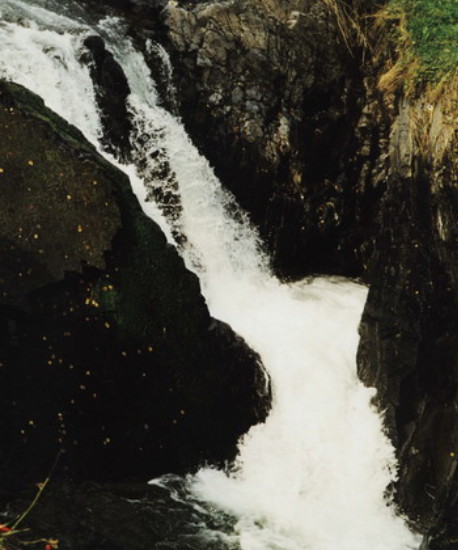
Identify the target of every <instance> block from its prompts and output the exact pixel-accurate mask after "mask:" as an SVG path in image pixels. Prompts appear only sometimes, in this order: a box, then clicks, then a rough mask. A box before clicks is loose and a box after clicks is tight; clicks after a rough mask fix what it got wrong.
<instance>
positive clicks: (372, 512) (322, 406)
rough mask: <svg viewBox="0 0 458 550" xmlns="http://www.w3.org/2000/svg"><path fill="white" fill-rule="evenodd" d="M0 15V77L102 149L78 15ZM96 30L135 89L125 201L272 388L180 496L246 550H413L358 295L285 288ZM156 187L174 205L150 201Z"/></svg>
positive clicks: (244, 224)
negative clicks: (261, 416) (264, 415)
mask: <svg viewBox="0 0 458 550" xmlns="http://www.w3.org/2000/svg"><path fill="white" fill-rule="evenodd" d="M0 11H1V12H2V14H3V17H4V20H3V22H1V23H0V76H3V77H6V78H8V79H11V80H15V81H16V82H19V83H21V84H23V85H25V86H27V87H28V88H30V89H31V90H33V91H35V92H36V93H38V94H39V95H40V96H42V97H43V98H44V100H45V102H46V103H47V105H48V106H49V107H51V108H52V109H54V110H55V111H56V112H58V113H59V114H60V115H62V116H63V117H65V118H66V119H67V120H68V121H69V122H71V123H72V124H75V125H76V126H77V127H78V128H79V129H80V130H82V131H83V133H85V135H86V136H87V138H88V139H89V140H90V141H92V142H93V143H94V144H96V146H98V147H99V150H101V147H100V145H99V143H98V140H99V138H100V136H101V125H100V117H99V113H98V109H97V106H96V103H95V94H94V90H93V87H92V82H91V79H90V76H89V72H88V70H87V68H86V67H84V66H82V65H81V63H80V61H79V60H80V58H81V52H82V50H83V46H82V43H83V41H84V38H86V37H87V36H88V35H89V34H93V33H94V28H92V29H91V26H90V25H89V24H87V23H82V22H81V21H75V20H74V19H72V17H68V13H76V11H75V10H70V11H69V10H68V9H67V10H66V12H65V13H66V14H67V15H56V14H53V13H51V12H49V11H46V10H45V9H44V8H43V7H42V6H38V7H37V5H35V4H34V5H33V6H31V3H27V2H22V1H20V0H6V2H5V4H4V6H2V8H1V10H0ZM19 17H20V19H21V20H20V21H17V20H18V19H19ZM98 32H101V33H102V35H103V36H104V37H105V39H106V40H107V46H108V48H109V49H110V50H111V51H112V52H113V53H114V55H115V56H116V58H117V59H118V61H119V62H120V63H121V65H122V66H123V68H124V71H125V73H126V76H127V77H128V80H129V84H130V87H131V90H132V95H131V97H130V98H129V109H130V112H131V114H132V117H133V121H134V133H133V148H134V159H135V165H133V166H129V167H124V169H125V170H126V171H127V173H128V174H129V175H130V177H131V181H132V183H133V187H134V190H135V191H136V193H137V195H138V197H139V199H140V201H141V202H142V204H143V207H144V210H145V212H146V213H147V214H148V215H150V216H151V217H153V218H154V219H155V220H156V221H157V222H158V223H159V224H160V225H161V226H162V227H163V228H164V230H165V231H166V233H167V235H168V238H169V239H170V240H171V239H172V235H175V236H183V237H184V239H183V240H182V241H180V242H182V243H183V244H182V246H181V252H182V254H183V256H184V258H185V260H186V262H187V265H188V267H189V268H190V269H193V270H194V271H195V272H196V273H197V274H198V275H199V277H200V281H201V286H202V292H203V294H204V296H205V297H206V300H207V303H208V306H209V309H210V312H211V314H212V315H213V316H214V317H217V318H219V319H222V320H224V321H225V322H227V323H229V324H230V325H231V326H232V327H233V329H234V330H235V331H236V332H237V333H239V334H240V335H241V336H243V338H245V340H246V341H247V342H248V344H249V345H250V346H251V347H252V348H253V349H254V350H255V351H257V352H258V353H259V354H260V356H261V358H262V361H263V364H264V367H265V369H266V370H267V372H268V373H269V375H270V377H271V381H272V389H273V406H272V412H271V414H270V416H269V418H268V419H267V421H266V423H265V424H261V425H258V426H255V427H254V428H252V429H251V430H250V432H249V433H248V434H247V435H246V436H245V437H244V438H243V441H242V442H241V443H240V449H239V451H240V452H239V456H238V459H237V462H236V464H235V465H234V468H233V469H232V471H231V472H230V473H225V472H222V471H218V470H214V469H209V468H206V469H203V470H201V471H200V472H199V473H198V474H197V475H196V476H194V477H192V478H190V479H189V490H190V491H192V492H193V493H194V495H197V496H198V497H199V498H200V499H202V500H203V501H207V502H211V503H214V505H216V506H217V507H219V508H221V509H222V510H225V511H227V512H229V513H231V514H233V515H234V516H236V518H237V519H238V523H237V526H236V531H235V534H234V536H235V537H236V538H237V539H238V541H239V544H240V546H241V548H243V549H244V550H305V549H311V550H407V549H414V548H418V546H419V540H418V539H417V538H416V537H415V536H414V535H412V533H411V532H410V531H409V530H408V529H407V527H406V526H405V524H404V522H403V520H402V519H401V518H399V517H397V516H396V514H395V511H394V508H393V507H392V506H391V505H390V503H389V502H387V501H386V499H385V497H384V494H385V490H386V488H387V486H388V485H389V484H390V482H391V481H393V479H394V478H395V475H396V462H395V458H394V451H393V448H392V446H391V444H390V442H389V441H388V439H387V438H386V436H385V435H384V434H383V430H382V419H381V418H380V415H379V414H378V413H377V412H376V411H375V410H374V409H373V408H372V407H371V405H370V400H371V397H372V396H373V395H374V390H372V389H368V388H365V387H364V386H363V385H362V384H361V383H360V382H359V380H358V378H357V375H356V360H355V358H356V350H357V346H358V334H357V327H358V323H359V320H360V317H361V312H362V308H363V305H364V302H365V299H366V289H365V288H364V287H362V286H361V285H358V284H356V283H354V282H350V281H345V280H342V279H332V278H331V279H330V278H327V279H315V280H313V281H302V282H299V283H295V284H291V285H285V284H281V283H280V282H279V281H278V280H277V279H276V278H275V277H274V276H273V275H272V274H271V272H270V270H269V267H268V260H267V258H266V257H265V256H264V254H263V253H262V251H261V245H260V242H259V238H258V236H257V234H256V232H255V231H254V230H253V229H252V227H251V226H250V222H249V219H248V217H247V216H246V214H244V213H243V212H241V211H240V209H239V208H238V207H237V205H236V203H235V200H234V198H233V197H232V196H231V195H230V194H229V193H227V192H226V191H224V190H223V189H222V188H221V185H220V183H219V181H218V180H217V178H216V177H215V175H214V173H213V171H212V169H211V167H210V166H209V164H208V162H207V161H206V159H205V158H203V157H202V156H200V155H199V153H198V151H197V150H196V148H195V147H194V146H193V144H192V143H191V141H190V139H189V137H188V136H187V134H186V132H185V130H184V128H183V126H182V125H181V123H180V121H179V120H177V119H176V118H175V117H174V116H172V115H171V114H170V113H168V112H167V111H165V110H164V109H162V108H161V107H160V106H159V105H158V98H157V92H156V87H155V85H154V82H153V81H152V80H151V77H150V74H149V70H148V68H147V66H146V64H145V61H144V59H143V56H142V55H141V54H140V53H139V52H137V51H135V50H134V48H133V47H132V45H131V44H130V43H129V41H128V40H127V39H126V38H125V37H123V35H122V29H121V28H120V26H119V23H118V22H117V21H115V20H105V21H104V22H102V23H100V24H99V26H98ZM162 53H163V52H162ZM168 70H169V71H170V67H169V68H168ZM152 153H154V155H152ZM152 157H154V159H152ZM158 167H160V168H161V169H160V170H159V169H158ZM164 173H166V174H167V176H166V177H164ZM164 189H165V190H167V191H169V192H170V194H171V195H173V196H174V197H176V202H173V203H172V205H174V204H176V206H172V207H171V206H170V204H169V205H165V204H160V201H159V204H157V205H156V204H153V203H152V202H151V199H153V198H154V197H156V199H157V197H159V196H161V193H163V191H164ZM161 208H162V210H163V212H164V214H163V215H162V214H161V213H160V210H161ZM156 483H160V481H156ZM204 535H205V533H203V536H204Z"/></svg>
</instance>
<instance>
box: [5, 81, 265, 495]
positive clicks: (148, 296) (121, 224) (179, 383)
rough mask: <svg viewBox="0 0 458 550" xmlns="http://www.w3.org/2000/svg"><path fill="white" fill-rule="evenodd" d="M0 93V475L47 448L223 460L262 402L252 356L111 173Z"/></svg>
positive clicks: (86, 460) (188, 465) (48, 458)
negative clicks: (213, 315) (211, 310)
mask: <svg viewBox="0 0 458 550" xmlns="http://www.w3.org/2000/svg"><path fill="white" fill-rule="evenodd" d="M0 105H1V109H0V127H1V128H2V129H3V132H2V139H1V140H0V168H1V171H0V182H1V186H2V194H1V197H0V202H1V203H2V204H1V212H2V215H1V217H0V257H1V262H0V403H1V409H2V411H1V417H0V418H1V421H0V438H1V440H2V446H1V450H0V472H1V478H0V485H1V486H2V487H3V488H4V487H7V486H10V487H12V486H17V485H22V484H26V483H29V482H32V481H36V480H41V479H43V476H45V475H46V473H47V472H48V471H49V469H50V468H51V466H52V464H53V463H54V461H55V460H56V457H57V456H58V455H59V462H58V468H59V471H60V472H65V471H66V472H67V474H68V475H69V476H70V477H73V478H75V479H98V480H104V479H111V480H115V479H129V478H136V479H141V480H145V479H147V478H148V477H151V476H153V475H157V474H160V473H164V472H169V471H184V470H189V469H192V468H193V467H196V466H198V465H199V463H201V462H202V461H203V460H210V461H221V460H225V459H228V458H230V457H231V456H233V454H234V452H235V443H236V440H237V438H238V437H239V436H240V435H241V434H242V433H243V432H245V431H246V429H247V428H248V427H249V426H250V425H251V424H252V423H254V422H256V421H258V420H261V419H262V418H263V415H264V413H265V405H266V401H268V399H266V392H265V387H266V386H265V381H264V380H263V375H262V374H261V371H260V370H259V364H258V359H257V357H256V356H255V355H254V354H253V353H251V352H250V351H249V350H248V348H247V346H246V345H245V344H244V342H242V341H241V340H239V339H237V338H236V337H235V335H234V334H233V332H232V331H231V330H230V328H229V327H227V326H225V325H223V324H221V323H219V322H217V321H215V320H212V319H211V317H210V316H209V314H208V311H207V309H206V306H205V303H204V300H203V298H202V296H201V295H200V293H199V284H198V280H197V279H196V277H195V276H194V275H193V274H191V273H190V272H188V271H187V270H186V269H185V267H184V265H183V262H182V260H181V259H180V257H179V256H178V254H177V253H176V251H175V249H174V248H173V247H171V246H170V245H168V244H166V242H165V238H164V236H163V235H162V233H161V231H160V230H159V228H158V227H157V226H156V225H155V224H154V223H153V222H152V221H151V220H150V219H149V218H147V217H146V216H145V215H144V214H143V213H142V211H141V208H140V205H139V204H138V202H137V200H136V198H135V197H134V195H133V194H132V191H131V190H130V185H129V182H128V180H127V178H126V177H125V176H124V175H123V174H122V173H120V172H119V171H117V170H116V169H114V168H113V167H111V166H110V165H109V164H108V163H106V162H105V161H104V160H103V159H101V158H100V157H99V156H98V155H97V153H96V152H95V150H94V149H93V148H92V146H90V145H89V144H88V143H87V142H86V141H85V139H84V137H83V136H82V135H81V134H80V133H79V132H78V131H77V130H75V129H74V128H73V127H71V126H69V125H68V124H66V123H65V122H64V121H63V120H62V119H60V118H59V117H57V116H56V115H54V114H53V113H52V112H50V111H49V110H48V109H46V108H45V107H44V105H43V103H42V101H41V100H40V99H39V98H37V97H36V96H34V95H33V94H31V93H29V92H27V91H26V90H25V89H23V88H21V87H19V86H16V85H13V84H6V83H2V84H1V87H0ZM56 475H57V474H56Z"/></svg>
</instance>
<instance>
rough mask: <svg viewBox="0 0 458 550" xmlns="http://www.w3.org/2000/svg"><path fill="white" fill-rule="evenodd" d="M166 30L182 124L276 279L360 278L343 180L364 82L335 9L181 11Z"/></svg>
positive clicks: (259, 5) (175, 10)
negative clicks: (255, 236) (349, 242)
mask: <svg viewBox="0 0 458 550" xmlns="http://www.w3.org/2000/svg"><path fill="white" fill-rule="evenodd" d="M186 6H187V7H186ZM164 22H165V25H166V26H167V28H168V43H167V47H168V49H169V51H170V53H171V56H172V60H173V64H174V68H175V73H174V74H175V82H176V85H177V88H178V97H179V100H180V102H181V111H180V112H181V114H182V116H183V119H184V122H185V125H186V127H187V128H188V131H189V132H190V134H191V136H192V137H193V139H194V140H195V142H196V143H197V145H198V146H199V147H200V149H201V150H202V152H203V153H204V154H205V155H206V156H207V157H208V158H209V159H210V160H211V162H212V163H213V164H214V166H215V169H216V172H217V174H218V175H219V176H220V178H221V179H222V181H223V182H224V184H225V185H226V186H227V187H229V189H231V190H232V191H233V192H234V194H235V195H236V197H237V199H238V201H239V202H240V204H241V205H242V206H243V207H244V208H246V209H247V210H248V211H249V212H250V214H251V215H252V219H253V221H254V223H255V224H256V225H257V226H258V227H259V228H260V231H261V234H262V236H263V237H264V239H265V241H266V243H267V246H268V248H269V249H270V251H271V254H272V257H273V264H274V267H275V268H276V270H277V272H279V273H280V274H281V275H284V276H286V277H290V276H293V277H294V276H301V275H304V274H305V273H310V271H312V270H316V271H321V272H332V273H343V272H346V271H348V265H349V264H350V263H353V264H354V267H353V270H352V272H353V274H356V273H357V270H358V261H357V259H356V258H354V256H355V253H354V251H353V250H352V249H351V247H346V250H343V249H342V247H341V246H339V241H343V240H344V237H343V236H342V235H343V234H344V233H345V231H348V222H349V220H351V215H350V214H348V213H347V211H346V210H345V209H344V208H343V204H344V203H346V202H348V194H349V189H348V188H349V181H348V180H347V179H345V178H344V177H342V174H343V167H344V165H345V163H346V162H347V160H348V158H349V157H350V156H351V155H352V154H353V152H354V149H355V143H354V141H353V136H352V133H351V132H349V131H348V128H349V127H351V125H352V124H354V123H355V122H356V120H357V119H358V118H359V112H360V106H359V104H358V100H359V97H360V95H361V84H360V83H359V82H358V81H357V80H356V79H354V78H352V72H353V71H354V70H355V66H356V65H355V63H354V60H352V58H351V56H350V55H349V52H348V49H347V48H346V46H345V45H344V44H342V43H341V42H340V41H339V35H338V31H337V27H336V24H335V22H334V20H333V18H332V17H331V15H330V12H329V11H328V8H327V7H326V5H325V4H324V3H323V2H321V1H314V0H294V1H292V0H291V1H287V2H269V1H267V2H257V1H248V2H247V1H245V0H243V1H242V0H240V1H238V0H236V1H235V2H231V3H208V2H205V3H201V4H199V3H198V4H197V5H195V6H191V7H190V6H189V5H187V4H185V7H183V4H181V3H180V5H179V6H176V7H170V8H168V9H167V10H165V12H164ZM348 255H350V256H351V259H349V258H347V257H346V256H348ZM308 258H310V261H308Z"/></svg>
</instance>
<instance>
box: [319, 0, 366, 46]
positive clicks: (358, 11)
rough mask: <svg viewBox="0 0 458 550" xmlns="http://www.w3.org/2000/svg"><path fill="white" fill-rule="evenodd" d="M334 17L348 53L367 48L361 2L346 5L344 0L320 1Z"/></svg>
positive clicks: (359, 0) (358, 0)
mask: <svg viewBox="0 0 458 550" xmlns="http://www.w3.org/2000/svg"><path fill="white" fill-rule="evenodd" d="M321 1H322V2H323V4H324V5H325V6H326V8H327V9H328V10H329V11H330V12H331V13H332V15H333V16H334V18H335V20H336V23H337V27H338V29H339V32H340V35H341V37H342V40H343V42H344V43H345V46H346V47H347V49H348V50H349V52H350V53H353V50H354V47H355V46H358V47H363V48H364V49H365V48H367V47H368V46H369V41H368V40H367V33H366V31H365V28H364V22H365V16H364V15H363V8H362V2H361V0H357V1H356V2H353V3H352V4H348V3H347V2H346V1H345V0H321Z"/></svg>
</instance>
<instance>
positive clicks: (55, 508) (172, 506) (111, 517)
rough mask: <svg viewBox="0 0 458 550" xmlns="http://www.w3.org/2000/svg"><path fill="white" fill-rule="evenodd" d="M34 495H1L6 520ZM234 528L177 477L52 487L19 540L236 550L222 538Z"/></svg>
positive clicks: (71, 546) (69, 548)
mask: <svg viewBox="0 0 458 550" xmlns="http://www.w3.org/2000/svg"><path fill="white" fill-rule="evenodd" d="M34 496H35V495H34V492H33V491H31V490H29V491H24V492H23V493H22V494H20V495H15V497H14V498H13V499H12V498H11V496H10V495H1V496H0V506H1V507H2V509H6V510H8V511H7V513H6V514H7V515H6V518H12V519H13V518H15V517H17V515H19V514H20V513H22V511H23V510H24V509H26V508H27V507H28V506H29V503H30V501H31V500H32V499H33V498H34ZM62 510H65V511H66V513H65V514H62V513H61V511H62ZM6 518H5V516H4V517H2V520H3V521H6ZM235 523H236V520H235V518H233V517H231V516H229V515H228V514H225V513H223V512H216V511H215V510H214V509H213V508H212V507H211V506H210V505H208V504H205V503H201V502H198V501H197V500H196V498H195V497H193V496H192V494H190V492H189V491H188V490H187V489H186V482H185V480H184V479H181V478H179V477H177V476H167V477H164V478H162V479H161V480H160V482H159V483H158V484H154V485H150V486H148V485H146V484H145V485H141V484H132V483H130V484H127V483H123V484H96V483H93V482H92V483H84V484H81V485H74V484H71V483H68V482H52V483H51V484H50V485H49V486H48V487H47V488H46V490H45V491H44V492H43V493H42V495H41V497H40V499H39V501H38V503H37V505H36V506H35V507H34V508H33V510H32V512H31V513H30V514H29V515H28V516H27V518H26V521H25V522H24V524H23V525H22V527H27V529H28V532H27V534H22V535H21V536H20V538H21V539H23V540H24V539H26V540H37V539H39V538H42V539H52V540H57V541H58V546H59V548H61V549H62V550H94V548H97V549H99V550H116V549H119V550H121V549H126V548H131V549H135V550H150V549H151V548H155V549H158V550H159V549H161V550H166V549H170V550H172V549H178V548H179V549H180V550H185V549H186V550H223V549H225V550H226V549H227V550H239V548H240V546H239V545H238V544H237V543H236V542H235V541H234V540H232V541H231V542H229V540H230V539H229V537H228V536H227V535H228V534H232V533H233V529H234V524H235ZM226 534H227V535H226ZM233 538H235V537H233ZM12 539H13V540H14V539H15V537H12ZM43 547H44V544H43Z"/></svg>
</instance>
